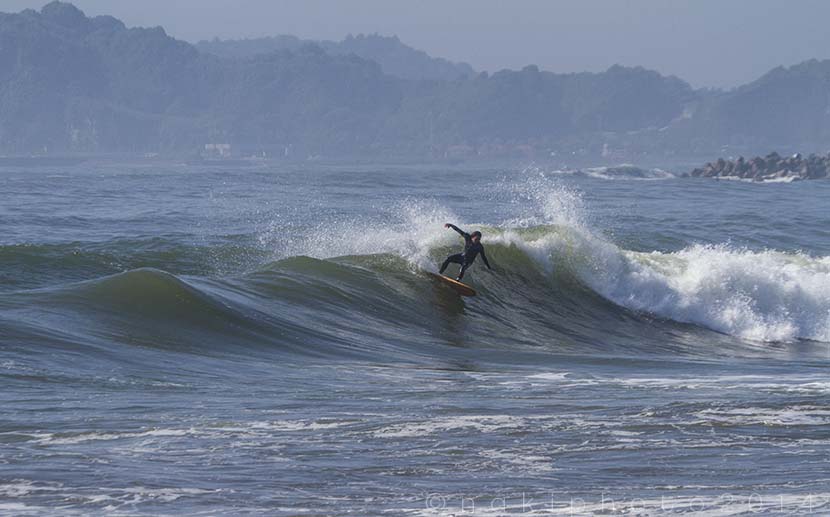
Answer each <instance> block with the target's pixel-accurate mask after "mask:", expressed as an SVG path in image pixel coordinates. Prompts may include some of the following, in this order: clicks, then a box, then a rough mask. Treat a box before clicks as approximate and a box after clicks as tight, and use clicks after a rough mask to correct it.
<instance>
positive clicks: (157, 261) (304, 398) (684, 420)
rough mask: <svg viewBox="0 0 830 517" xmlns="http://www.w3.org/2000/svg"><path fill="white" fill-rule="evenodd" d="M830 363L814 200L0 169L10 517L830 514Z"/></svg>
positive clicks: (733, 185) (486, 174)
mask: <svg viewBox="0 0 830 517" xmlns="http://www.w3.org/2000/svg"><path fill="white" fill-rule="evenodd" d="M445 222H453V223H455V224H458V225H459V226H461V227H462V228H464V229H467V230H468V231H472V230H474V229H480V230H481V231H482V232H483V233H484V239H483V243H484V245H485V247H486V249H487V255H488V258H489V259H490V262H491V263H492V265H493V266H494V270H493V271H488V270H487V269H486V268H485V267H484V266H483V264H482V263H477V264H476V265H475V266H474V267H473V268H471V269H470V271H469V272H468V273H467V276H466V278H465V281H467V282H468V283H469V284H470V285H472V286H473V287H474V288H475V289H477V290H478V292H479V296H478V297H476V298H460V297H459V296H458V295H457V294H456V293H455V292H454V291H452V290H450V289H448V288H447V287H445V286H443V285H440V284H439V283H436V282H435V281H434V280H432V279H430V277H429V276H428V275H427V274H426V272H428V271H436V264H438V263H440V261H441V260H442V259H443V258H444V257H445V256H446V255H447V254H449V253H455V252H458V251H459V249H460V246H461V244H462V243H461V240H460V239H459V237H458V235H457V234H455V233H454V232H452V231H450V230H446V229H444V228H443V223H445ZM451 267H453V268H454V267H455V266H451ZM453 271H454V269H451V270H450V273H452V272H453ZM828 366H830V181H815V182H795V183H775V184H757V183H742V182H727V181H714V180H705V179H682V178H676V177H674V175H673V174H671V173H667V172H662V171H652V172H649V173H646V174H641V173H638V174H628V173H626V172H625V171H622V172H620V171H617V170H610V169H609V170H606V169H593V170H591V171H587V172H583V173H576V174H574V173H565V172H562V171H556V170H550V169H546V168H538V167H528V168H523V167H515V168H502V167H491V168H487V167H472V166H467V167H464V166H453V167H450V166H439V165H431V166H367V165H322V164H306V165H263V166H260V167H254V168H247V169H245V168H237V169H224V168H222V167H215V168H210V167H187V166H184V165H175V164H171V165H136V164H132V165H130V164H121V165H119V164H97V165H96V164H86V165H78V166H73V167H64V168H55V167H53V168H29V169H23V168H4V169H0V514H3V515H42V514H60V515H76V514H77V515H97V514H105V513H106V514H111V515H112V514H114V515H278V514H290V515H306V514H307V515H321V514H324V515H342V514H348V513H351V514H356V515H377V514H386V515H450V514H455V515H466V514H479V515H501V514H505V513H515V514H540V515H547V514H563V515H590V514H603V515H617V514H619V515H623V514H625V515H668V514H672V515H673V514H690V515H691V514H696V515H699V514H704V515H758V514H816V515H820V514H827V513H830V399H829V398H828V396H829V395H830V376H829V375H828V374H830V369H829V368H828Z"/></svg>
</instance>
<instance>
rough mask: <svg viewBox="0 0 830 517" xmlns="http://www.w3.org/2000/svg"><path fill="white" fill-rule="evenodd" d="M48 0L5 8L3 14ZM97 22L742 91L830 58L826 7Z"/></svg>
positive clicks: (173, 0) (645, 0) (457, 3)
mask: <svg viewBox="0 0 830 517" xmlns="http://www.w3.org/2000/svg"><path fill="white" fill-rule="evenodd" d="M45 3H46V1H45V0H0V11H6V12H8V11H19V10H22V9H25V8H27V7H32V8H37V9H39V8H40V7H42V6H43V4H45ZM74 3H75V5H77V6H78V7H80V8H81V9H83V10H84V11H85V12H86V13H87V14H88V15H97V14H112V15H113V16H116V17H118V18H121V19H122V20H124V22H125V23H126V24H127V25H129V26H134V25H140V26H156V25H161V26H163V27H164V28H165V29H167V32H168V33H170V34H171V35H173V36H175V37H178V38H181V39H184V40H188V41H198V40H200V39H209V38H212V37H214V36H219V37H220V38H242V37H256V36H269V35H276V34H294V35H297V36H300V37H303V38H312V39H342V38H343V37H344V36H345V35H346V34H349V33H354V34H357V33H372V32H378V33H381V34H386V35H391V34H397V35H398V36H399V37H400V38H401V40H402V41H404V42H405V43H407V44H409V45H412V46H414V47H417V48H420V49H422V50H425V51H426V52H428V53H430V54H433V55H436V56H441V57H446V58H448V59H452V60H455V61H466V62H468V63H470V64H471V65H473V67H475V68H476V69H478V70H489V71H494V70H499V69H502V68H521V67H522V66H524V65H526V64H531V63H533V64H537V65H539V67H540V68H543V69H546V70H551V71H556V72H573V71H582V70H590V71H598V70H604V69H606V68H608V67H609V66H611V65H613V64H615V63H620V64H623V65H642V66H645V67H647V68H652V69H655V70H658V71H660V72H662V73H665V74H674V75H677V76H679V77H681V78H683V79H685V80H687V81H689V82H691V83H692V84H693V85H694V86H714V87H732V86H735V85H738V84H740V83H744V82H747V81H751V80H753V79H755V78H757V77H758V76H760V75H761V74H763V73H764V72H766V71H767V70H769V69H770V68H773V67H774V66H777V65H780V64H784V65H791V64H794V63H797V62H799V61H803V60H805V59H810V58H819V59H826V58H830V21H828V20H830V1H827V0H514V1H512V2H509V1H506V0H504V1H501V0H407V1H399V0H76V1H75V2H74Z"/></svg>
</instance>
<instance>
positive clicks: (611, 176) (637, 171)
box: [552, 164, 677, 181]
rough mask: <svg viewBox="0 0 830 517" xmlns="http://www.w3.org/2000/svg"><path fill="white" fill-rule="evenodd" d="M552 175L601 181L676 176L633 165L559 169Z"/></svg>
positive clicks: (657, 178) (670, 177)
mask: <svg viewBox="0 0 830 517" xmlns="http://www.w3.org/2000/svg"><path fill="white" fill-rule="evenodd" d="M552 174H559V175H574V176H588V177H591V178H597V179H603V180H639V181H643V180H651V181H653V180H667V179H674V178H676V177H677V176H676V175H674V174H672V173H671V172H668V171H665V170H663V169H657V168H652V169H643V168H640V167H636V166H634V165H627V164H624V165H617V166H614V167H589V168H584V169H560V170H555V171H552Z"/></svg>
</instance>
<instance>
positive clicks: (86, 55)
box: [0, 2, 830, 160]
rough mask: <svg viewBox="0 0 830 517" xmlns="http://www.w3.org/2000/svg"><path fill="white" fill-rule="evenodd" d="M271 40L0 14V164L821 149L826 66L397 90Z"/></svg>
mask: <svg viewBox="0 0 830 517" xmlns="http://www.w3.org/2000/svg"><path fill="white" fill-rule="evenodd" d="M282 40H283V41H282V42H281V43H279V45H282V48H281V49H275V48H272V49H270V50H267V51H262V52H260V51H259V50H255V48H257V49H258V48H260V47H258V45H259V43H261V41H260V40H256V41H259V43H256V42H255V41H253V40H249V41H242V42H235V43H233V45H230V44H228V43H227V42H225V43H223V44H222V45H223V46H224V45H226V44H227V45H228V46H224V48H225V50H226V51H227V52H226V53H225V54H223V55H224V56H226V57H218V56H216V55H213V54H211V53H209V52H205V51H201V52H200V51H199V50H198V49H197V48H196V47H195V46H193V45H190V44H188V43H186V42H182V41H178V40H176V39H174V38H171V37H170V36H168V35H167V34H166V33H165V32H164V30H163V29H161V28H151V29H144V28H132V29H131V28H127V27H125V26H124V24H123V23H121V22H120V21H118V20H116V19H114V18H111V17H106V16H104V17H95V18H88V17H86V16H85V15H84V14H83V13H82V12H81V11H79V10H78V9H76V8H75V7H73V6H72V5H71V4H67V3H61V2H53V3H51V4H49V5H47V6H46V7H44V8H43V9H42V10H41V11H40V12H36V11H33V10H27V11H23V12H21V13H18V14H0V154H21V153H44V152H46V153H65V152H91V153H99V152H131V153H146V152H162V153H169V154H178V155H192V154H195V153H198V152H199V151H200V150H203V149H204V146H205V144H208V143H223V144H225V143H227V144H231V146H232V148H233V149H234V153H236V154H237V155H238V154H248V153H258V154H262V153H265V154H266V155H268V156H274V157H277V156H279V157H285V156H288V157H290V158H296V159H305V158H307V157H310V156H326V157H356V156H375V157H376V156H384V157H413V158H417V159H425V158H437V157H442V158H448V157H449V158H470V157H497V156H523V157H534V158H540V157H548V156H554V155H555V156H571V155H581V156H599V155H600V154H601V155H603V156H607V157H609V159H615V160H618V159H619V160H628V159H637V158H638V157H641V156H680V155H685V156H689V155H700V154H714V153H717V154H719V155H725V156H730V155H733V154H734V155H737V154H745V155H751V154H759V153H760V154H762V153H766V152H768V151H769V149H770V148H776V149H780V150H782V151H783V152H791V151H790V148H794V149H795V150H805V151H808V152H811V151H816V152H826V150H827V149H828V148H830V99H828V96H829V95H830V62H828V61H822V62H819V61H810V62H806V63H802V64H801V65H797V66H794V67H790V68H779V69H775V70H773V71H771V72H770V73H769V74H767V75H765V76H764V77H762V78H760V79H759V80H757V81H755V82H753V83H751V84H748V85H746V86H743V87H741V88H738V89H735V90H733V91H729V92H717V91H715V92H712V91H701V90H694V89H692V88H691V87H690V86H689V85H688V84H686V83H685V82H683V81H681V80H680V79H677V78H675V77H666V76H662V75H660V74H658V73H656V72H653V71H649V70H645V69H643V68H639V67H635V68H629V67H621V66H613V67H611V68H609V69H608V70H607V71H605V72H601V73H578V74H556V73H551V72H544V71H540V70H539V69H538V68H537V67H535V66H527V67H525V68H524V69H522V70H518V71H510V70H505V71H501V72H498V73H495V74H492V75H488V74H486V73H482V74H478V75H475V76H471V77H469V78H459V77H458V76H453V78H452V79H444V80H437V79H433V80H423V79H422V78H419V79H405V78H401V77H399V76H396V74H390V73H389V71H388V70H384V69H382V67H381V65H379V64H378V63H377V62H376V61H375V60H370V59H365V58H362V57H359V56H357V55H356V54H355V53H351V52H348V53H340V52H339V51H338V52H334V51H331V50H325V49H324V48H323V47H321V46H320V45H310V44H307V43H305V42H301V41H300V40H297V39H296V38H293V39H292V38H290V37H284V38H282ZM390 40H392V41H393V42H397V40H394V39H391V38H381V37H377V36H369V37H363V38H361V37H357V38H351V39H347V40H346V41H344V42H341V43H340V44H338V45H339V47H338V48H341V49H342V48H361V47H366V46H368V47H373V46H376V45H375V43H378V42H384V43H383V45H385V44H387V43H389V41H390ZM267 41H268V42H269V44H271V43H274V42H275V41H277V39H271V40H267ZM274 44H275V45H276V43H274ZM397 44H399V42H397ZM383 45H381V46H383ZM393 47H395V45H392V47H390V48H393ZM202 48H204V47H202ZM344 52H345V51H344ZM237 55H238V56H240V57H234V56H237ZM241 56H244V57H241ZM429 59H432V58H429ZM402 61H406V60H402ZM410 63H411V62H410ZM424 75H425V74H421V76H420V77H423V76H424ZM733 151H734V153H733Z"/></svg>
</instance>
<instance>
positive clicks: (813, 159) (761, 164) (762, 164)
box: [689, 153, 830, 181]
mask: <svg viewBox="0 0 830 517" xmlns="http://www.w3.org/2000/svg"><path fill="white" fill-rule="evenodd" d="M689 175H690V176H692V177H700V178H726V179H745V180H750V181H775V180H779V181H782V180H791V181H795V180H812V179H824V178H830V154H828V155H827V156H818V155H815V154H811V155H810V156H808V157H806V158H804V157H803V156H801V155H800V154H794V155H792V156H790V157H788V158H784V157H782V156H781V155H779V154H778V153H770V154H768V155H766V156H764V157H760V156H756V157H755V158H751V159H749V160H745V159H744V157H743V156H741V157H740V158H738V159H737V160H724V159H723V158H719V159H718V160H717V161H715V162H709V163H707V164H706V165H704V166H703V167H700V168H697V169H695V170H693V171H692V172H691V173H689Z"/></svg>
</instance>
